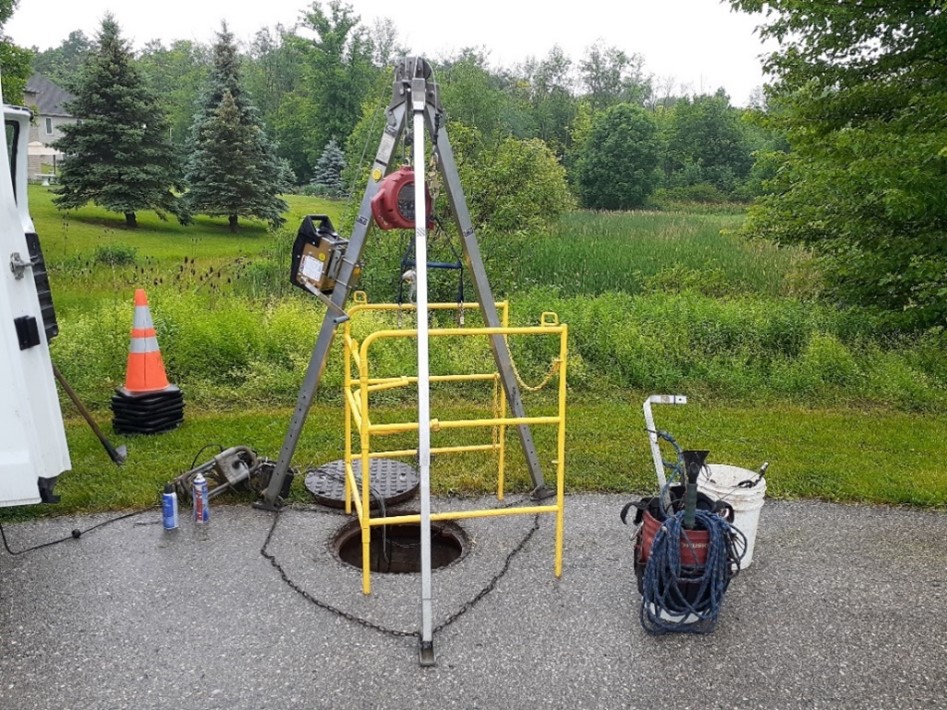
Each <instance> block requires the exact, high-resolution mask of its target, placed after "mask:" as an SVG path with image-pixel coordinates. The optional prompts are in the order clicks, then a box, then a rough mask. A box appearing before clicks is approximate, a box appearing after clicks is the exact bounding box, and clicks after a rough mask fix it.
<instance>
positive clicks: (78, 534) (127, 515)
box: [0, 505, 160, 556]
mask: <svg viewBox="0 0 947 710" xmlns="http://www.w3.org/2000/svg"><path fill="white" fill-rule="evenodd" d="M159 507H160V506H157V505H151V506H148V507H147V508H142V509H140V510H135V511H132V512H131V513H125V514H123V515H118V516H116V517H114V518H109V519H108V520H103V521H102V522H101V523H96V524H95V525H93V526H92V527H90V528H86V529H85V530H79V528H76V529H74V530H73V531H72V532H71V533H70V534H69V535H67V536H66V537H62V538H59V539H58V540H50V541H49V542H44V543H41V544H39V545H33V546H32V547H27V548H25V549H23V550H12V549H10V545H9V544H8V543H7V535H6V533H5V532H4V530H3V524H2V523H0V539H2V540H3V547H4V549H5V550H6V551H7V552H8V553H10V554H11V555H14V556H16V555H25V554H26V553H27V552H33V551H34V550H42V549H43V548H44V547H52V546H53V545H58V544H59V543H62V542H66V541H68V540H78V539H79V538H80V537H82V536H83V535H85V534H86V533H90V532H92V531H93V530H96V529H98V528H101V527H104V526H106V525H110V524H112V523H117V522H118V521H119V520H125V519H126V518H131V517H134V516H136V515H141V514H142V513H145V512H147V511H149V510H155V509H156V508H159Z"/></svg>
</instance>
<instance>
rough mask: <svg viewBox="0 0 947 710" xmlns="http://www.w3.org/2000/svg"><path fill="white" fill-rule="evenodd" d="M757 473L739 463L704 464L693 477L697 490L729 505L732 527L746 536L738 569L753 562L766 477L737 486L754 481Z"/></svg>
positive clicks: (744, 567)
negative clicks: (742, 485) (749, 484)
mask: <svg viewBox="0 0 947 710" xmlns="http://www.w3.org/2000/svg"><path fill="white" fill-rule="evenodd" d="M758 477H759V473H757V472H756V471H751V470H749V469H747V468H740V467H739V466H727V465H724V464H716V463H712V464H707V465H706V466H704V469H703V470H702V471H701V473H700V477H699V478H698V479H697V489H698V490H699V491H701V492H702V493H706V494H707V495H708V496H710V497H711V498H714V499H715V500H723V501H725V502H727V503H729V504H730V505H731V506H733V526H734V527H735V528H737V529H738V530H739V531H740V532H742V533H743V535H744V536H745V537H746V554H745V555H744V556H743V560H742V561H741V562H740V568H741V569H746V568H747V567H749V566H750V563H751V562H752V561H753V547H754V546H755V544H756V530H757V528H758V527H759V524H760V509H761V508H762V507H763V498H764V496H765V495H766V479H765V478H760V480H759V483H757V484H756V485H755V486H753V487H752V488H740V483H742V482H743V481H755V480H756V479H757V478H758Z"/></svg>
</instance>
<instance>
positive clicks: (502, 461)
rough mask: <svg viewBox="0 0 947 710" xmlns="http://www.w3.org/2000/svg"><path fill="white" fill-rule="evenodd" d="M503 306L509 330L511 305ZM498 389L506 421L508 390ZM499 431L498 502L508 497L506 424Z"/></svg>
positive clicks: (498, 413) (499, 410)
mask: <svg viewBox="0 0 947 710" xmlns="http://www.w3.org/2000/svg"><path fill="white" fill-rule="evenodd" d="M501 305H502V307H503V308H502V313H503V315H502V316H501V321H500V323H501V325H502V326H503V327H504V328H508V327H509V326H510V308H509V304H508V303H507V302H506V301H503V303H502V304H501ZM512 357H513V356H512V354H511V355H510V358H512ZM497 377H499V375H497ZM494 387H497V380H494ZM497 389H499V390H500V406H499V407H498V408H497V410H496V416H499V417H500V419H506V388H505V387H497ZM499 429H500V431H499V435H498V436H499V440H500V441H499V444H500V451H499V457H498V458H499V462H498V469H499V473H498V475H497V500H503V498H504V497H505V496H506V424H500V427H499Z"/></svg>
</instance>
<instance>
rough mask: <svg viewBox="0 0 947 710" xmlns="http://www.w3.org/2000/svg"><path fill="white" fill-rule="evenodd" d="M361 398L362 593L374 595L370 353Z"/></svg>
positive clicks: (363, 363) (362, 363)
mask: <svg viewBox="0 0 947 710" xmlns="http://www.w3.org/2000/svg"><path fill="white" fill-rule="evenodd" d="M358 365H359V368H358V375H359V397H360V400H361V403H362V412H361V416H360V417H359V422H360V434H361V437H360V439H359V440H360V442H361V447H362V448H361V451H360V452H359V453H361V459H360V461H361V469H362V514H361V516H360V517H359V524H360V525H361V528H362V592H363V593H364V594H371V593H372V576H371V541H372V530H371V526H370V525H369V518H370V517H371V501H370V500H369V486H370V485H371V474H370V471H369V463H370V462H369V458H368V453H369V447H370V446H371V439H370V434H369V431H368V422H369V419H368V353H365V354H364V355H363V356H362V357H360V358H359V363H358Z"/></svg>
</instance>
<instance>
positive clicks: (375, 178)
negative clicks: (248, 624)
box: [257, 57, 555, 663]
mask: <svg viewBox="0 0 947 710" xmlns="http://www.w3.org/2000/svg"><path fill="white" fill-rule="evenodd" d="M409 111H410V112H411V113H412V115H413V117H414V125H415V127H416V128H415V131H416V134H415V139H416V140H417V139H419V138H423V136H420V135H418V132H419V128H420V126H422V125H423V126H424V128H425V129H426V130H427V133H428V134H429V135H430V138H431V142H432V144H433V150H434V154H435V157H436V159H437V166H438V169H439V172H440V174H441V177H442V180H443V184H444V189H446V191H447V195H448V199H449V201H450V205H451V209H452V211H453V214H454V218H455V220H456V224H457V228H458V231H459V233H460V235H461V245H462V247H463V255H464V260H465V262H466V264H467V267H468V269H469V271H470V274H471V278H472V280H473V284H474V288H475V290H476V293H477V301H478V302H479V304H480V308H481V311H482V313H483V317H484V321H485V322H486V324H487V326H488V327H499V326H500V325H501V323H500V318H499V315H498V314H497V310H496V304H495V302H494V299H493V293H492V291H491V289H490V284H489V282H488V280H487V274H486V270H485V269H484V265H483V259H482V257H481V255H480V248H479V246H478V244H477V239H476V236H475V233H474V228H473V224H472V223H471V219H470V213H469V211H468V210H467V202H466V200H465V198H464V194H463V190H462V189H461V185H460V178H459V176H458V173H457V166H456V163H455V161H454V154H453V151H452V149H451V146H450V142H449V141H448V138H447V131H446V129H445V126H444V111H443V109H442V108H441V105H440V99H439V94H438V90H437V85H436V84H435V83H434V81H433V80H432V78H431V67H430V65H429V64H428V63H427V62H426V61H425V60H424V59H422V58H420V57H406V58H404V59H402V60H401V61H400V62H399V63H398V65H397V66H396V67H395V78H394V82H393V85H392V98H391V103H390V104H389V106H388V109H387V123H386V125H385V131H384V133H383V135H382V138H381V141H380V143H379V146H378V151H377V152H376V154H375V160H374V163H373V164H372V169H371V173H370V175H369V180H368V185H367V187H366V188H365V193H364V195H363V196H362V201H361V205H360V207H359V212H358V217H357V218H356V220H355V225H354V227H353V229H352V235H351V238H350V239H349V243H348V245H347V247H346V249H345V253H344V255H343V258H342V264H341V267H340V269H339V273H338V276H337V278H336V282H335V286H334V288H333V290H332V294H331V296H330V297H329V301H330V303H329V306H330V307H329V309H328V310H327V312H326V316H325V319H324V320H323V322H322V327H321V329H320V331H319V336H318V338H317V340H316V344H315V346H314V348H313V351H312V357H311V358H310V360H309V366H308V367H307V369H306V375H305V378H304V380H303V383H302V385H301V387H300V390H299V396H298V398H297V400H296V409H295V411H294V413H293V416H292V419H291V421H290V425H289V429H288V430H287V432H286V437H285V438H284V440H283V445H282V448H281V450H280V455H279V459H278V461H277V463H276V468H275V469H274V471H273V475H272V477H271V479H270V483H269V486H268V487H267V489H266V492H265V493H264V496H263V500H262V501H260V502H259V503H257V507H260V508H263V509H267V510H278V509H279V508H280V507H281V506H282V500H281V498H280V492H281V491H282V490H283V484H284V479H285V477H286V475H287V471H288V470H289V466H290V463H291V460H292V457H293V453H294V452H295V450H296V445H297V443H298V441H299V437H300V435H301V434H302V430H303V425H304V424H305V421H306V416H307V415H308V413H309V409H310V407H311V405H312V402H313V398H314V397H315V394H316V391H317V389H318V386H319V380H320V376H321V374H322V370H323V367H324V365H325V361H326V357H327V355H328V352H329V347H330V345H331V344H332V338H333V336H334V335H335V330H336V327H337V326H338V325H339V324H340V323H342V322H344V321H345V320H346V319H347V318H348V316H347V315H346V314H345V311H344V309H343V306H344V305H345V302H346V300H347V298H348V296H349V292H350V291H351V289H352V286H353V284H352V279H353V274H354V273H355V270H356V264H357V263H358V261H359V259H360V258H361V254H362V249H363V247H364V245H365V239H366V235H367V233H368V228H369V225H370V223H371V219H372V217H371V200H372V198H373V197H374V196H375V194H376V193H377V191H378V186H379V183H380V182H381V180H382V178H384V176H385V174H386V173H387V172H388V170H389V168H390V167H391V161H392V158H393V155H394V152H395V147H396V146H397V144H398V141H399V140H400V138H401V135H402V133H403V132H404V130H405V126H406V123H407V120H408V113H409ZM416 152H417V151H416ZM422 156H423V154H422ZM422 160H423V157H422ZM415 174H416V176H418V180H417V182H416V188H417V186H418V184H419V183H420V184H422V185H423V164H422V165H417V166H415ZM415 205H416V210H417V211H419V212H420V213H421V214H423V213H424V209H423V205H424V197H423V193H422V197H421V198H420V199H418V198H416V201H415ZM423 221H424V220H423V219H422V220H421V222H423ZM418 231H419V232H420V236H421V238H422V239H423V238H424V229H423V227H420V229H419V230H418ZM426 263H427V262H426V259H425V260H424V261H423V263H422V262H421V261H418V263H417V265H416V269H417V270H418V272H419V274H420V272H421V271H422V270H423V269H424V268H425V267H426ZM426 320H427V319H426V317H425V316H424V314H422V313H421V303H420V302H419V303H418V322H419V323H420V322H421V321H426ZM420 339H421V333H419V340H420ZM425 347H426V343H425ZM490 347H491V350H492V351H493V357H494V360H495V362H496V366H497V370H498V372H499V374H500V380H501V382H502V385H503V388H504V390H505V392H506V397H507V400H508V402H509V404H510V409H511V411H512V413H513V415H514V417H517V418H524V417H525V416H526V412H525V409H524V407H523V402H522V397H521V395H520V391H519V387H518V385H517V382H516V376H515V373H514V370H513V364H512V361H511V358H510V352H509V349H508V346H507V343H506V339H505V338H504V337H503V336H502V335H492V336H490ZM419 428H420V430H421V431H422V432H425V431H426V432H427V434H428V435H429V433H430V432H429V429H427V428H426V427H419ZM516 429H517V433H518V435H519V438H520V442H521V444H522V448H523V454H524V456H525V459H526V464H527V467H528V469H529V474H530V477H531V479H532V484H533V491H532V497H533V498H534V499H537V500H538V499H543V498H547V497H550V496H552V495H554V494H555V491H554V490H552V489H550V488H548V487H547V486H546V483H545V481H544V479H543V474H542V469H541V467H540V465H539V458H538V456H537V453H536V446H535V444H534V443H533V437H532V433H531V432H530V429H529V426H528V425H526V424H519V425H517V427H516ZM428 448H429V447H428ZM421 449H422V447H421V446H420V445H419V453H421ZM429 453H430V452H429V450H428V454H429ZM422 456H423V454H422ZM423 473H424V472H423V471H422V475H423ZM422 493H423V491H422ZM423 497H424V496H423V495H422V498H423ZM424 507H425V501H424V500H422V513H423V508H424ZM421 533H422V535H421V536H422V546H424V537H425V536H424V530H423V525H422V531H421ZM428 542H429V541H428ZM422 557H423V551H422ZM428 582H429V580H428ZM424 596H425V595H422V604H423V606H424V607H425V608H424V610H423V613H422V615H423V617H424V619H423V620H422V634H421V645H422V663H423V662H424V660H425V659H424V655H425V654H424V651H425V649H427V650H429V651H430V654H429V660H430V661H431V662H433V650H432V646H431V624H430V604H429V602H430V599H429V595H426V596H427V598H424Z"/></svg>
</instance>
